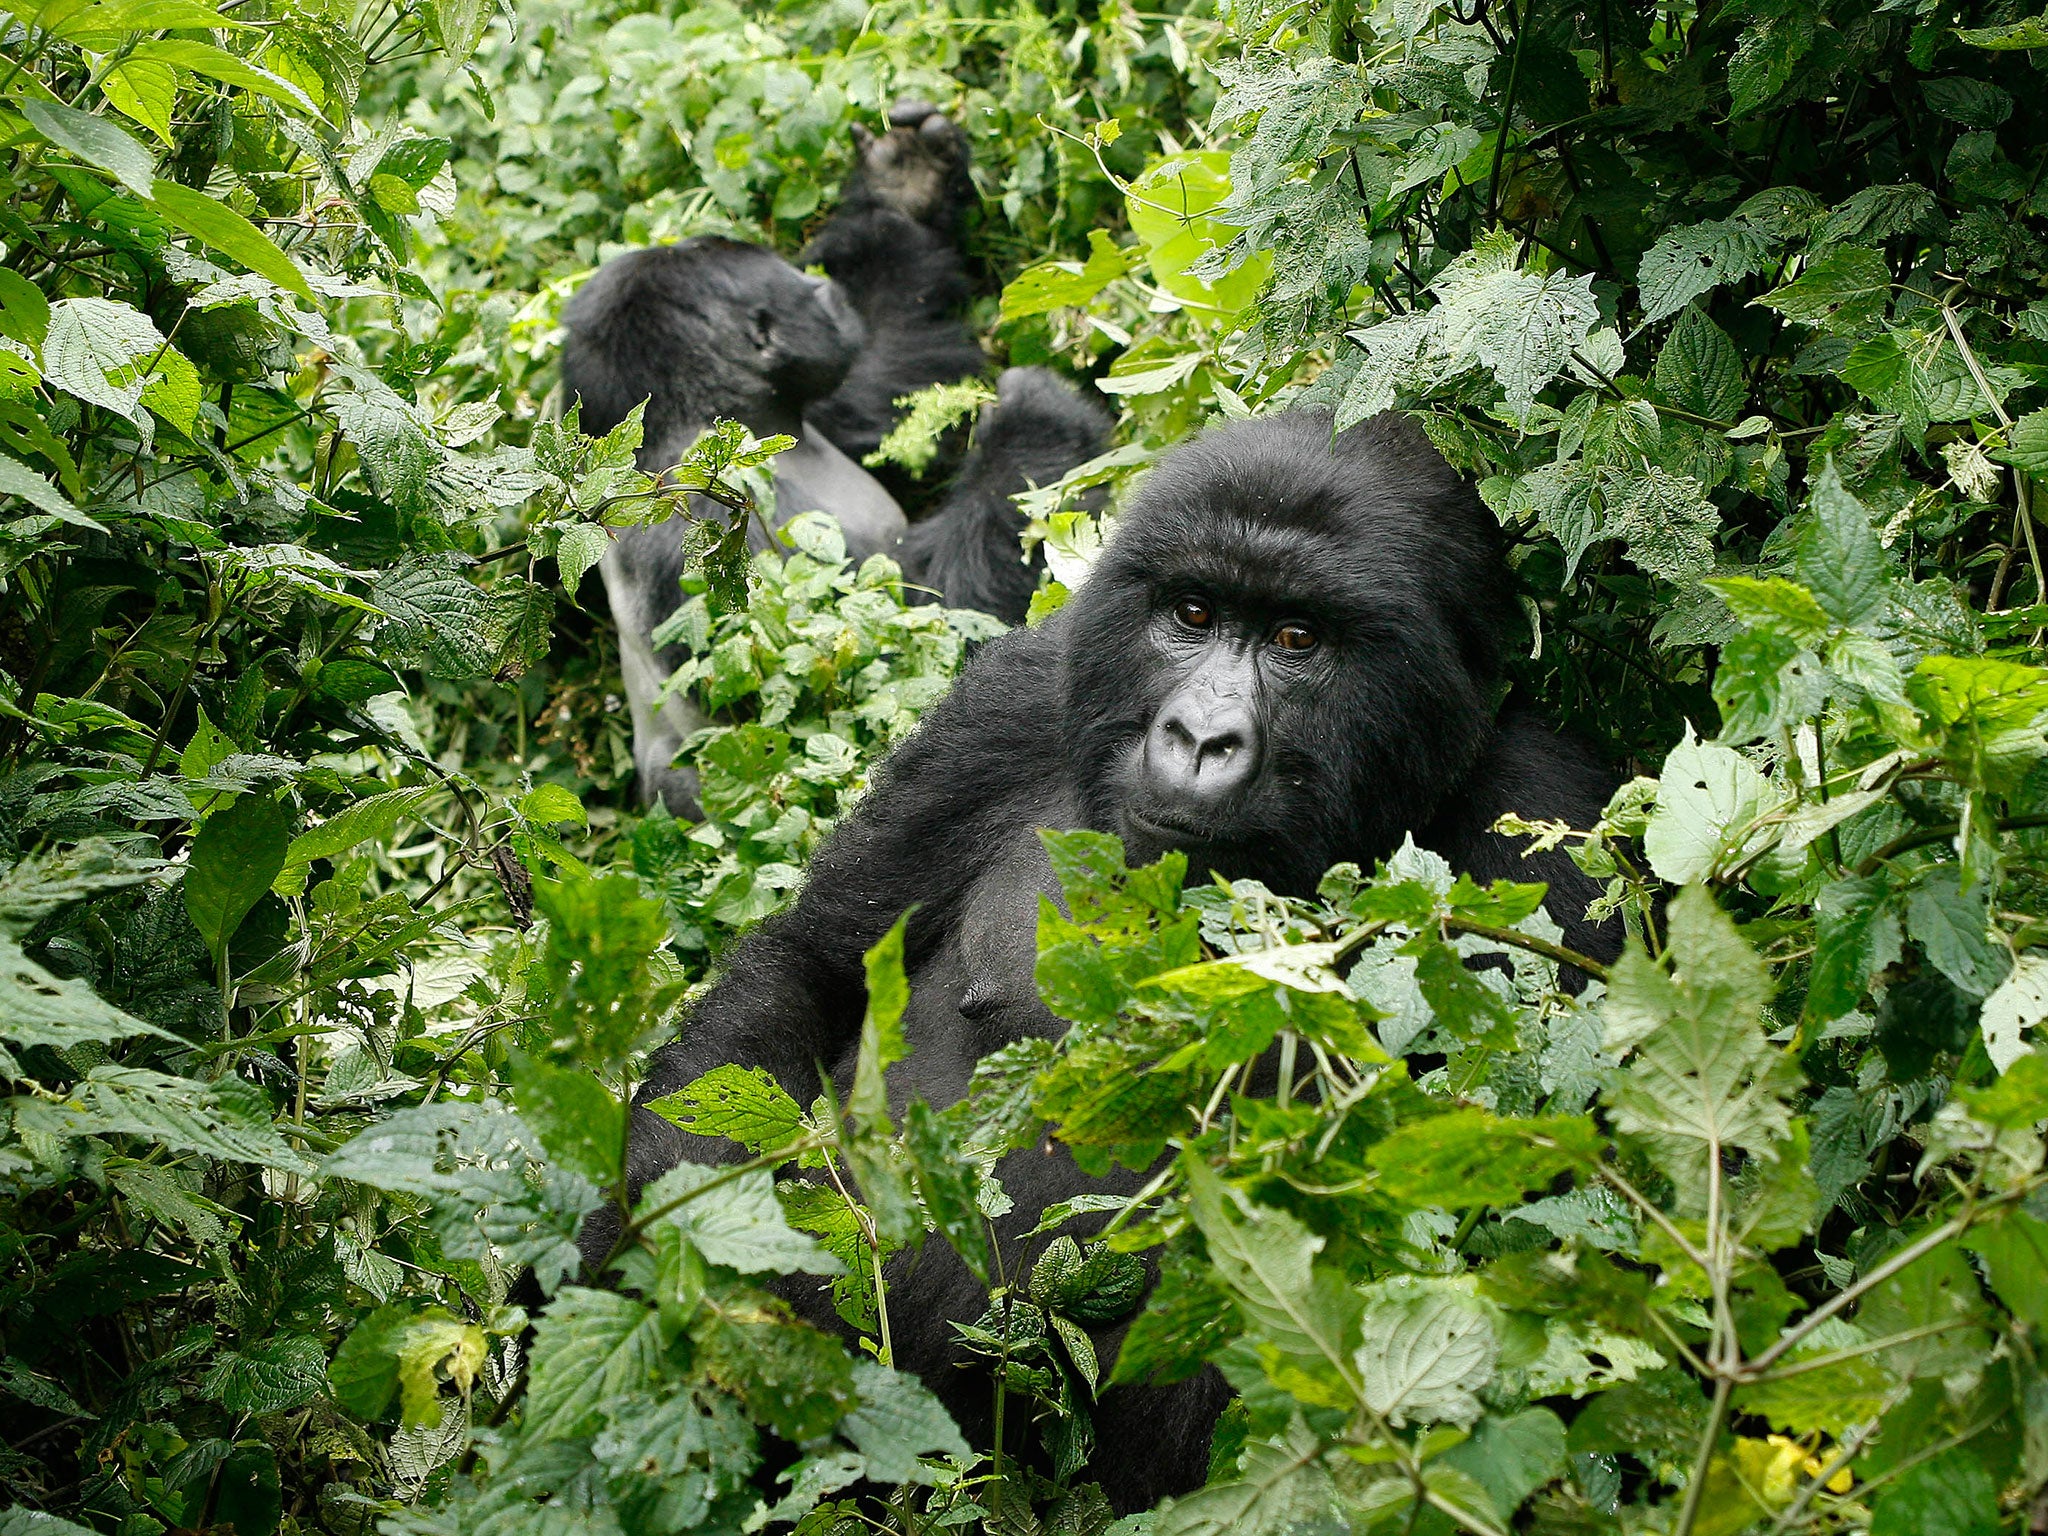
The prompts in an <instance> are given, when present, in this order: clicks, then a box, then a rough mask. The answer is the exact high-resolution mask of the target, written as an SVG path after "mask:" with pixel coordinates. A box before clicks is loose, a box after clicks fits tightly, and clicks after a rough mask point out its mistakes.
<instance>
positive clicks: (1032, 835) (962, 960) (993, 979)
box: [833, 826, 1067, 1110]
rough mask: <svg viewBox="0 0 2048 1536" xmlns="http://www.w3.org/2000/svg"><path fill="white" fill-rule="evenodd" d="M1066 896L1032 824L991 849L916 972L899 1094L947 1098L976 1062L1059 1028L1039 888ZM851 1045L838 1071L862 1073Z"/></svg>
mask: <svg viewBox="0 0 2048 1536" xmlns="http://www.w3.org/2000/svg"><path fill="white" fill-rule="evenodd" d="M1041 895H1045V896H1050V897H1053V898H1054V899H1055V900H1058V897H1059V883H1058V881H1056V880H1055V879H1054V878H1053V873H1052V867H1051V865H1050V864H1048V863H1047V862H1046V857H1045V845H1044V844H1043V843H1041V842H1040V841H1039V839H1038V834H1037V832H1036V831H1035V830H1034V829H1032V828H1031V827H1028V826H1027V827H1024V828H1021V829H1020V831H1019V832H1018V833H1017V834H1015V835H1013V836H1012V837H1010V838H1009V839H1007V840H1006V841H1005V843H1004V844H1002V845H1001V846H1000V847H998V848H996V849H992V850H991V857H990V859H989V862H988V864H987V866H986V867H985V868H984V869H983V871H982V873H981V874H980V875H979V876H978V877H977V878H976V880H975V882H974V884H973V886H972V887H971V888H970V889H969V891H968V892H967V895H966V897H965V899H964V900H962V901H961V903H960V905H959V907H958V908H957V909H956V914H955V917H954V920H953V922H952V923H951V924H950V925H949V926H948V928H947V930H946V932H945V933H944V935H943V936H942V937H941V939H940V940H939V942H938V943H937V945H936V946H935V947H934V949H933V950H932V951H931V953H930V954H929V955H928V956H927V957H926V958H925V959H924V960H923V961H922V962H921V963H919V964H918V965H917V967H916V968H915V969H914V970H913V971H912V973H911V976H910V1004H909V1006H908V1007H907V1008H906V1009H905V1010H904V1015H903V1029H904V1036H905V1038H906V1039H907V1040H908V1042H909V1044H910V1048H911V1054H910V1057H909V1059H908V1060H906V1061H905V1062H904V1063H903V1064H902V1065H901V1066H899V1067H896V1068H894V1069H893V1070H892V1071H891V1072H890V1073H889V1081H890V1090H891V1091H890V1097H891V1099H893V1100H898V1101H899V1103H898V1104H897V1106H896V1107H897V1108H898V1109H899V1110H900V1109H901V1102H900V1101H905V1100H908V1099H909V1098H911V1097H913V1096H914V1097H918V1098H923V1099H925V1100H927V1101H929V1102H930V1103H931V1104H933V1105H935V1106H938V1107H944V1106H945V1105H947V1104H951V1103H955V1102H956V1101H958V1100H959V1099H961V1098H963V1097H965V1095H966V1093H967V1082H968V1079H969V1077H971V1076H972V1075H973V1072H974V1065H975V1063H976V1062H977V1061H979V1060H980V1059H981V1058H982V1057H983V1056H986V1055H987V1054H988V1053H989V1052H991V1051H994V1050H997V1049H999V1048H1000V1047H1002V1046H1004V1045H1007V1044H1009V1043H1010V1042H1011V1041H1013V1040H1018V1039H1021V1038H1023V1037H1024V1036H1026V1035H1039V1036H1043V1037H1046V1038H1048V1039H1049V1038H1054V1037H1056V1036H1059V1035H1062V1034H1064V1033H1066V1029H1067V1025H1066V1021H1065V1020H1063V1019H1060V1018H1058V1017H1056V1016H1055V1015H1054V1014H1053V1013H1052V1011H1051V1010H1050V1009H1048V1008H1047V1007H1046V1006H1045V1004H1044V1003H1042V1002H1041V1001H1039V997H1038V985H1037V982H1036V981H1035V979H1034V977H1033V971H1034V969H1035V967H1036V964H1037V960H1038V898H1039V897H1040V896H1041ZM853 1067H854V1059H853V1056H852V1055H851V1054H849V1055H848V1057H847V1059H846V1060H845V1061H843V1062H842V1063H840V1064H839V1070H838V1071H836V1072H835V1073H834V1074H833V1076H834V1078H835V1079H837V1080H838V1081H839V1083H840V1085H841V1089H842V1091H844V1090H846V1089H847V1088H850V1087H851V1085H852V1081H853Z"/></svg>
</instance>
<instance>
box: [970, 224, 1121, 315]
mask: <svg viewBox="0 0 2048 1536" xmlns="http://www.w3.org/2000/svg"><path fill="white" fill-rule="evenodd" d="M1129 264H1130V257H1129V256H1128V255H1127V254H1126V253H1125V252H1124V251H1123V250H1121V249H1119V248H1118V246H1117V244H1116V242H1115V241H1114V240H1113V239H1111V238H1110V234H1109V231H1108V230H1106V229H1091V230H1090V231H1088V260H1087V263H1086V264H1085V265H1082V266H1078V267H1077V266H1076V265H1075V264H1074V263H1073V262H1064V261H1047V262H1041V263H1039V264H1038V265H1037V266H1035V267H1026V268H1025V269H1024V270H1023V271H1022V272H1019V273H1018V274H1017V275H1016V277H1014V278H1013V279H1011V280H1010V282H1009V283H1008V284H1007V285H1006V286H1005V287H1004V289H1003V298H1002V312H1001V315H1000V317H999V318H998V320H997V322H996V323H997V324H999V325H1008V324H1009V323H1010V322H1011V321H1013V320H1021V319H1024V318H1025V317H1026V316H1029V315H1043V314H1049V313H1051V312H1052V311H1053V310H1055V309H1068V308H1076V307H1079V306H1080V305H1083V304H1086V303H1087V302H1088V301H1089V300H1090V299H1092V298H1094V297H1095V295H1097V294H1098V293H1100V292H1102V290H1103V289H1104V288H1106V287H1108V286H1109V285H1110V283H1112V282H1113V281H1115V280H1116V279H1117V278H1119V277H1122V276H1123V275H1124V273H1125V271H1126V270H1128V268H1129Z"/></svg>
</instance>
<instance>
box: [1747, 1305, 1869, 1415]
mask: <svg viewBox="0 0 2048 1536" xmlns="http://www.w3.org/2000/svg"><path fill="white" fill-rule="evenodd" d="M1868 1342H1869V1338H1868V1335H1866V1334H1865V1333H1864V1331H1863V1330H1862V1329H1860V1328H1856V1327H1853V1326H1851V1325H1850V1324H1847V1323H1842V1322H1828V1323H1823V1324H1822V1325H1821V1326H1820V1327H1819V1328H1817V1329H1815V1330H1814V1331H1813V1332H1812V1333H1811V1334H1809V1335H1808V1336H1807V1337H1806V1339H1805V1340H1804V1341H1802V1342H1801V1343H1800V1345H1799V1346H1798V1347H1797V1348H1796V1349H1793V1350H1791V1351H1789V1352H1788V1353H1787V1354H1786V1355H1785V1358H1784V1365H1785V1366H1786V1367H1787V1368H1788V1369H1793V1370H1797V1371H1798V1374H1796V1375H1788V1376H1784V1377H1780V1378H1778V1379H1776V1380H1771V1379H1768V1378H1767V1379H1765V1380H1763V1381H1761V1382H1757V1383H1755V1384H1754V1385H1751V1386H1745V1387H1741V1388H1738V1389H1737V1391H1736V1394H1735V1406H1736V1407H1737V1408H1738V1409H1739V1410H1740V1411H1741V1412H1743V1413H1753V1414H1755V1415H1756V1416H1757V1417H1759V1418H1762V1419H1768V1420H1769V1421H1770V1423H1771V1425H1772V1426H1773V1427H1774V1428H1776V1429H1779V1430H1781V1431H1783V1432H1784V1433H1786V1434H1792V1435H1808V1434H1812V1433H1813V1432H1814V1431H1815V1430H1819V1431H1820V1432H1821V1433H1823V1434H1826V1435H1829V1436H1835V1437H1839V1436H1841V1435H1843V1434H1846V1433H1847V1432H1848V1430H1849V1428H1850V1426H1851V1425H1855V1424H1863V1423H1868V1422H1869V1421H1870V1420H1871V1419H1874V1418H1876V1417H1877V1416H1878V1415H1879V1413H1881V1412H1882V1411H1883V1408H1884V1405H1885V1399H1886V1397H1887V1396H1888V1395H1889V1394H1890V1392H1891V1390H1892V1388H1893V1387H1895V1386H1896V1385H1897V1384H1898V1381H1897V1378H1896V1377H1895V1376H1893V1374H1892V1373H1891V1372H1890V1371H1888V1370H1886V1369H1885V1367H1884V1363H1883V1361H1882V1360H1881V1359H1880V1358H1878V1357H1876V1356H1870V1355H1856V1354H1853V1353H1850V1354H1848V1355H1847V1358H1844V1359H1841V1360H1838V1361H1836V1362H1835V1363H1834V1364H1833V1365H1824V1366H1820V1367H1818V1368H1817V1369H1800V1366H1801V1362H1804V1361H1814V1360H1818V1359H1819V1358H1820V1357H1821V1356H1824V1355H1834V1354H1843V1353H1844V1352H1847V1351H1853V1350H1855V1349H1856V1348H1857V1347H1858V1346H1859V1345H1863V1344H1866V1343H1868Z"/></svg>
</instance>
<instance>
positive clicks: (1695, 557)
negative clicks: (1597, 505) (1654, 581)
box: [1604, 465, 1721, 584]
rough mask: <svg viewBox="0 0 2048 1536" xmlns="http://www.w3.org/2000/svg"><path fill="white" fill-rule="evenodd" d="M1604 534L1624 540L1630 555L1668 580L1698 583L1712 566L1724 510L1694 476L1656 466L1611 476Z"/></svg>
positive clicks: (1607, 486) (1608, 482) (1652, 571)
mask: <svg viewBox="0 0 2048 1536" xmlns="http://www.w3.org/2000/svg"><path fill="white" fill-rule="evenodd" d="M1606 496H1607V527H1606V529H1605V530H1604V531H1605V532H1607V533H1609V534H1611V535H1613V536H1614V537H1615V538H1619V539H1622V540H1625V541H1626V542H1627V545H1628V557H1629V559H1631V560H1633V561H1634V562H1635V563H1636V564H1637V565H1639V566H1641V567H1642V568H1643V569H1644V570H1646V571H1648V572H1649V573H1650V574H1651V575H1652V576H1661V577H1663V578H1664V579H1665V580H1666V581H1671V582H1678V583H1681V584H1682V583H1685V582H1691V581H1696V580H1698V579H1699V578H1700V577H1702V576H1704V575H1706V573H1707V572H1709V571H1711V570H1712V569H1713V568H1714V535H1715V533H1717V532H1718V531H1719V530H1720V527H1721V512H1720V509H1719V508H1718V507H1716V506H1715V505H1714V504H1713V503H1712V502H1711V501H1709V500H1708V499H1707V490H1706V487H1705V486H1703V485H1701V484H1700V482H1699V481H1697V480H1695V479H1693V478H1692V477H1691V476H1690V475H1674V474H1670V473H1667V472H1666V471H1665V470H1663V469H1661V468H1658V467H1657V466H1655V465H1652V466H1650V467H1649V468H1647V469H1641V470H1627V471H1612V472H1610V473H1609V475H1608V476H1607V484H1606Z"/></svg>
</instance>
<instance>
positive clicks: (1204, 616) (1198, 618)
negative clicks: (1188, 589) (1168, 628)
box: [1173, 597, 1216, 629]
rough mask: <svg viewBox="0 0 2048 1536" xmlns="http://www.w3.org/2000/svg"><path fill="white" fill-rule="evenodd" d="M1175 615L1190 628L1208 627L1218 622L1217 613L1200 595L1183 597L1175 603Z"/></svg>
mask: <svg viewBox="0 0 2048 1536" xmlns="http://www.w3.org/2000/svg"><path fill="white" fill-rule="evenodd" d="M1173 616H1174V617H1175V618H1176V619H1179V620H1180V621H1181V623H1183V624H1185V625H1186V626H1187V627H1188V628H1189V629H1207V628H1208V627H1209V626H1210V625H1211V624H1213V623H1215V622H1216V615H1215V614H1214V613H1212V612H1211V611H1210V609H1209V605H1208V604H1207V603H1205V602H1203V601H1202V600H1201V599H1200V598H1199V597H1184V598H1182V599H1181V600H1180V601H1179V602H1178V603H1176V604H1175V605H1174V609H1173Z"/></svg>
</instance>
